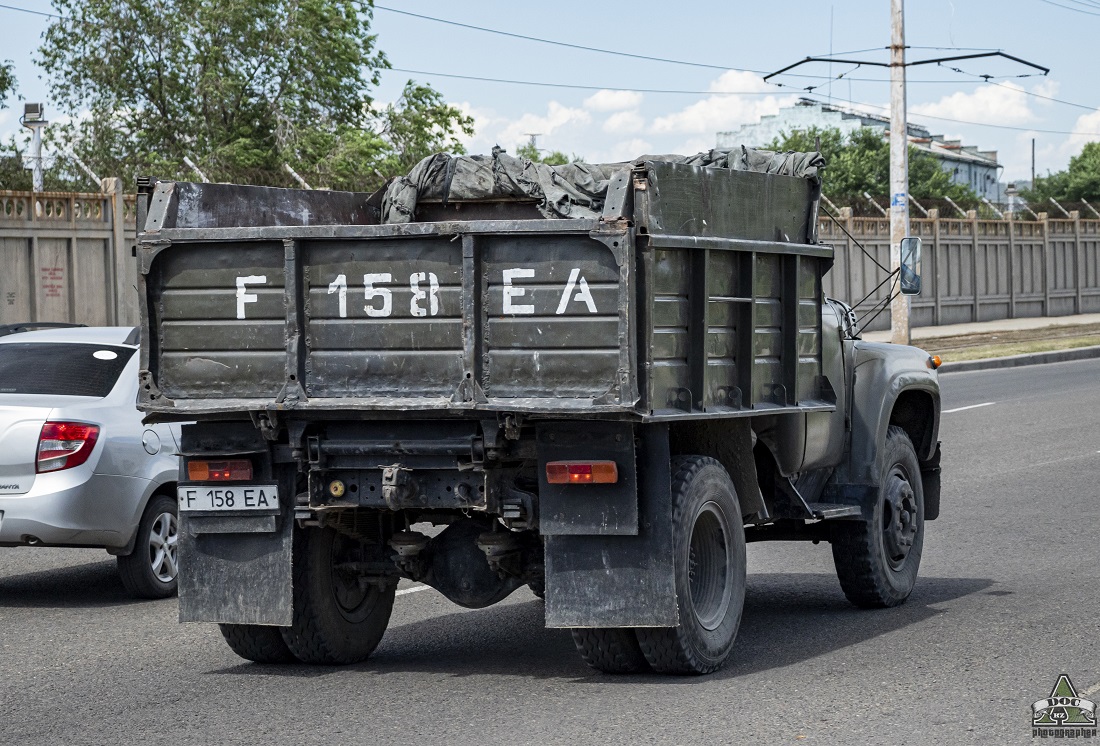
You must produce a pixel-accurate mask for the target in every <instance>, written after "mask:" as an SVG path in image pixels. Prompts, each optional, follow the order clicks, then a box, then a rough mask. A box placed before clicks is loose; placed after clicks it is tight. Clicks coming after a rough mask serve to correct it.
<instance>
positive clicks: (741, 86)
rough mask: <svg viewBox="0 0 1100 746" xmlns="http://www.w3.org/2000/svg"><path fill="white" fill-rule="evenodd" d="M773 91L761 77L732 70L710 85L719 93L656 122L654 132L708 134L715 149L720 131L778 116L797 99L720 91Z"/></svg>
mask: <svg viewBox="0 0 1100 746" xmlns="http://www.w3.org/2000/svg"><path fill="white" fill-rule="evenodd" d="M768 89H769V86H768V84H767V83H765V82H764V81H763V79H761V78H760V76H759V75H756V74H755V73H750V72H744V71H741V70H729V71H727V72H724V73H722V75H721V76H719V77H718V79H717V80H715V81H713V82H712V83H711V84H710V87H709V90H711V91H715V92H716V93H715V94H714V95H711V96H708V97H707V98H705V99H702V100H701V101H696V102H695V103H693V104H691V105H689V106H686V107H684V108H683V109H681V110H680V111H677V112H673V113H672V114H668V115H666V116H663V117H657V118H656V119H655V120H653V127H652V131H653V132H655V133H659V134H666V133H667V134H675V133H682V134H701V133H704V132H705V133H708V134H709V135H710V137H709V138H708V140H707V141H708V142H710V143H711V145H710V146H709V147H713V142H714V137H715V134H716V133H717V132H719V131H720V130H729V129H733V128H735V127H737V126H739V125H742V124H747V123H749V122H755V121H757V120H758V119H760V117H762V116H764V115H765V114H775V113H777V112H778V111H779V107H780V106H787V105H790V104H793V103H794V101H795V97H794V96H784V97H778V96H774V95H769V96H758V95H745V96H743V95H735V94H729V93H726V94H720V93H717V92H719V91H730V92H736V93H749V94H752V93H755V92H758V91H759V92H764V91H767V90H768Z"/></svg>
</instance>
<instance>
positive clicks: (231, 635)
mask: <svg viewBox="0 0 1100 746" xmlns="http://www.w3.org/2000/svg"><path fill="white" fill-rule="evenodd" d="M218 627H220V628H221V631H222V636H223V637H224V638H225V641H226V642H227V643H228V644H229V647H230V648H231V649H232V650H233V652H234V653H236V654H237V655H239V656H241V657H242V658H244V659H245V660H249V661H252V662H253V663H297V661H298V659H297V658H295V657H294V653H292V652H290V648H288V647H287V646H286V641H285V640H283V635H282V632H281V631H280V628H279V627H264V626H261V625H258V624H219V625H218Z"/></svg>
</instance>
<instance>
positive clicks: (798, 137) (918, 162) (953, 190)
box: [767, 127, 977, 204]
mask: <svg viewBox="0 0 1100 746" xmlns="http://www.w3.org/2000/svg"><path fill="white" fill-rule="evenodd" d="M817 138H821V154H822V155H823V156H824V157H825V169H824V171H823V176H822V191H823V192H824V193H825V194H826V195H827V196H828V197H829V198H830V199H832V200H833V201H834V202H841V201H844V202H848V203H856V202H860V201H862V200H863V199H864V197H863V193H864V192H867V193H869V194H872V195H875V196H882V195H887V194H889V193H890V143H889V141H888V140H887V139H886V138H884V137H883V136H882V134H881V132H880V131H879V130H876V129H872V128H870V127H861V128H860V129H857V130H854V131H853V132H852V133H851V134H850V135H848V136H847V137H845V136H844V134H843V133H842V132H841V131H840V130H839V129H836V128H835V127H830V128H827V129H818V128H816V127H811V128H809V129H807V130H797V131H794V132H790V133H787V132H784V133H782V134H781V135H780V136H779V137H778V138H776V139H775V140H773V141H772V142H771V143H770V144H769V145H768V146H767V147H768V148H769V149H771V150H779V151H787V150H796V151H803V152H806V151H813V150H816V149H817V147H816V145H815V141H816V139H817ZM909 193H910V194H911V195H912V196H913V197H916V198H917V199H925V198H932V199H942V198H943V197H950V198H951V199H953V200H955V201H956V202H960V203H963V202H965V203H968V204H970V203H973V202H976V200H977V196H976V195H975V194H974V192H973V191H972V190H971V189H970V188H969V187H967V186H965V185H962V184H952V183H951V177H950V175H949V174H948V173H947V172H946V171H944V170H943V169H942V168H941V167H940V164H939V162H938V161H937V160H936V159H935V158H934V157H933V156H931V155H930V154H928V153H927V152H925V151H923V150H919V149H917V148H914V147H912V146H910V147H909Z"/></svg>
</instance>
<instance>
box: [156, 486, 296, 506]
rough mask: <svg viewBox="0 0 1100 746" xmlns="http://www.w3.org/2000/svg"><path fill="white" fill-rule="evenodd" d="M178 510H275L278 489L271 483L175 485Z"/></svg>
mask: <svg viewBox="0 0 1100 746" xmlns="http://www.w3.org/2000/svg"><path fill="white" fill-rule="evenodd" d="M176 495H177V497H178V498H179V508H180V510H276V509H277V508H278V507H279V490H278V488H277V487H276V486H275V485H273V484H235V485H233V486H231V487H207V486H202V487H177V488H176Z"/></svg>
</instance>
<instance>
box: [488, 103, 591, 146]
mask: <svg viewBox="0 0 1100 746" xmlns="http://www.w3.org/2000/svg"><path fill="white" fill-rule="evenodd" d="M591 121H592V115H590V114H589V113H588V112H587V111H585V110H584V109H575V108H570V107H568V106H563V105H562V104H559V103H558V102H557V101H551V102H550V103H549V104H548V105H547V107H546V114H545V115H539V114H532V113H526V114H523V115H521V116H520V117H519V118H518V119H512V120H508V119H503V118H500V119H494V120H492V122H491V123H490V124H489V126H488V127H487V128H486V129H484V130H481V131H480V132H479V133H478V137H476V138H475V141H476V142H478V143H486V144H487V147H485V148H484V150H485V152H488V151H489V149H490V148H491V147H492V146H493V145H500V146H501V147H502V148H504V149H506V150H508V151H509V152H511V153H515V149H516V147H518V146H520V145H523V144H524V143H525V142H527V140H528V137H529V135H530V133H538V135H539V138H540V139H539V147H546V148H550V149H552V150H563V151H566V152H568V150H569V147H570V145H569V143H567V142H563V141H562V138H561V137H560V135H562V134H567V133H568V132H572V131H573V130H575V129H576V128H577V127H578V126H582V125H587V124H588V123H590V122H591ZM555 135H558V136H559V137H555Z"/></svg>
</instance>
